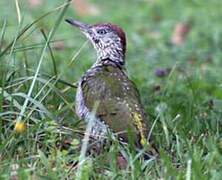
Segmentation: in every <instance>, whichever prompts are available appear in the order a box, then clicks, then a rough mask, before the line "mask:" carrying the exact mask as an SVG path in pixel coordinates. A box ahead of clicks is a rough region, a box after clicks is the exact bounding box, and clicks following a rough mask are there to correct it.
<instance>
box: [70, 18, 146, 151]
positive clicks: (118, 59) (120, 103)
mask: <svg viewBox="0 0 222 180" xmlns="http://www.w3.org/2000/svg"><path fill="white" fill-rule="evenodd" d="M66 21H67V22H68V23H69V24H71V25H73V26H75V27H77V28H78V29H79V30H80V31H81V32H82V33H83V34H84V35H85V36H86V37H87V38H88V39H89V40H90V41H91V43H92V44H93V46H94V48H95V50H96V52H97V60H96V62H95V63H94V64H93V65H92V67H91V68H90V69H89V70H88V71H87V72H86V73H85V75H84V76H83V77H82V78H81V79H80V81H79V83H78V88H77V93H76V113H77V115H78V116H79V117H80V118H81V119H85V120H86V121H87V119H88V116H89V114H90V113H91V112H92V111H93V107H94V105H95V102H99V103H98V107H97V109H96V113H95V116H96V119H95V121H94V124H93V128H92V131H91V134H90V135H91V137H92V138H93V139H96V140H99V141H103V140H104V138H105V137H106V135H107V133H108V131H111V132H112V133H115V134H117V135H118V138H119V139H120V140H121V141H123V142H128V140H129V138H128V134H129V133H128V130H130V131H131V132H132V133H133V135H134V137H135V138H134V140H135V145H136V146H137V147H140V148H141V147H143V146H145V145H146V144H149V143H148V141H149V140H148V139H147V138H148V133H149V131H148V126H147V121H148V119H147V117H146V116H145V113H144V109H143V106H142V104H141V101H140V96H139V93H138V90H137V88H136V86H135V84H134V83H133V82H132V81H131V80H130V79H129V78H128V76H127V74H126V72H125V67H124V66H125V53H126V36H125V33H124V31H123V30H122V29H121V28H120V27H118V26H117V25H114V24H110V23H102V24H95V25H89V24H85V23H82V22H79V21H76V20H72V19H67V20H66Z"/></svg>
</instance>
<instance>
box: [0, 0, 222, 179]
mask: <svg viewBox="0 0 222 180" xmlns="http://www.w3.org/2000/svg"><path fill="white" fill-rule="evenodd" d="M67 2H68V4H69V6H68V8H67V9H66V10H65V11H64V13H63V12H62V9H64V7H65V3H66V2H65V1H64V2H63V1H61V0H53V1H49V0H48V1H47V0H21V1H17V0H13V1H6V0H1V1H0V94H1V95H0V106H1V108H0V129H1V140H0V152H2V153H1V154H0V161H1V162H2V163H0V169H1V170H0V172H1V173H2V174H3V175H2V177H4V178H7V177H11V176H13V175H12V172H13V171H15V172H16V173H17V174H19V173H18V172H17V170H18V169H19V168H20V167H21V166H23V167H24V168H23V169H22V168H21V172H22V173H23V174H19V176H21V177H23V178H24V177H32V175H30V174H32V173H33V170H32V169H31V168H33V169H36V167H40V170H38V172H37V174H41V175H47V176H50V177H52V178H53V177H63V176H64V174H65V175H67V174H66V173H67V172H69V171H68V170H69V169H70V167H69V165H67V162H69V161H71V160H70V159H72V160H73V159H77V157H78V155H79V154H78V153H76V152H75V153H74V154H72V155H70V156H65V155H67V154H59V153H60V152H63V150H64V149H65V150H66V151H67V152H70V149H71V150H73V149H75V148H76V147H77V146H79V141H80V139H81V137H79V135H76V131H79V130H82V131H83V132H84V125H83V126H82V125H80V124H81V123H80V124H79V120H78V119H77V118H76V116H75V113H74V110H73V105H74V98H75V87H74V86H75V84H76V82H77V80H78V79H79V78H80V77H81V75H83V74H84V72H85V71H86V70H87V69H88V68H90V66H91V65H92V64H93V63H94V62H95V60H96V53H95V51H94V49H93V48H92V45H91V44H90V43H89V42H88V43H87V41H86V38H85V37H84V36H83V35H82V34H81V33H80V32H79V31H78V29H75V28H73V27H71V26H70V25H68V24H67V23H66V22H65V21H64V19H65V18H70V17H71V18H74V19H77V20H79V21H83V22H86V23H89V24H95V23H99V22H111V23H114V24H117V25H119V26H120V27H122V28H123V29H124V31H125V32H126V34H127V55H126V62H127V64H126V68H127V72H128V73H129V76H130V78H131V79H132V80H133V81H134V82H135V83H136V85H137V87H138V89H139V91H140V94H141V99H142V102H143V104H144V106H145V109H146V111H147V113H148V114H149V116H150V123H151V124H153V123H154V124H155V125H154V129H153V136H154V140H155V142H156V145H157V147H158V149H161V160H160V162H158V163H157V164H155V163H154V164H151V165H150V167H151V168H154V170H150V171H149V174H151V175H152V176H153V177H155V178H161V177H167V176H169V177H172V176H178V177H182V178H184V177H185V176H186V175H187V174H186V172H187V171H186V170H187V169H186V168H187V162H188V160H192V162H193V163H194V164H192V165H193V166H192V167H190V171H189V172H191V171H192V170H195V172H196V173H193V174H192V177H193V178H197V177H199V178H204V175H203V172H206V173H205V175H206V174H207V177H209V178H210V177H211V178H212V177H216V176H217V177H220V175H221V170H219V168H220V167H221V165H222V164H221V162H218V161H217V160H215V159H220V158H221V154H220V152H221V150H222V149H221V143H222V141H221V138H220V137H221V123H222V122H221V118H222V90H221V88H222V74H221V66H222V60H221V57H222V55H221V49H222V39H221V37H222V28H221V19H222V13H221V12H222V1H220V0H211V1H198V0H180V1H174V0H164V1H161V0H121V1H119V0H112V1H104V0H75V1H67ZM59 18H61V19H59ZM33 22H34V23H33ZM31 23H33V24H31ZM30 24H31V25H30ZM28 25H30V26H28ZM50 31H53V33H52V34H53V36H52V38H50V42H49V45H48V46H47V48H46V51H44V50H43V49H44V46H45V44H46V40H47V38H48V37H50ZM41 59H42V60H41ZM38 65H40V69H39V70H38V68H37V67H38ZM35 73H37V75H38V79H37V80H36V83H35V85H34V88H33V90H32V91H31V98H33V99H31V98H30V97H29V96H27V93H28V92H29V91H30V89H31V88H30V87H31V83H32V82H33V79H34V78H33V76H34V75H35ZM26 99H28V103H27V104H26V106H24V102H25V100H26ZM24 107H25V108H24ZM19 116H21V117H19ZM18 117H19V119H20V120H22V122H23V123H24V124H22V125H21V126H22V128H21V129H20V130H18V129H17V130H16V129H15V128H14V127H15V124H16V123H17V121H16V120H17V118H18ZM23 126H24V127H23ZM69 128H70V129H72V131H71V132H70V131H69V132H67V129H69ZM15 131H18V132H17V133H18V134H16V132H15ZM33 139H35V141H34V142H33ZM73 139H74V140H73ZM65 142H66V143H67V144H66V143H65ZM64 147H65V148H64ZM55 148H56V149H57V150H58V152H57V151H56V153H55ZM40 151H41V153H40ZM42 152H43V153H45V154H47V157H46V156H45V155H43V153H42ZM46 152H47V153H46ZM169 152H170V153H169ZM35 155H36V156H37V157H34V156H35ZM31 156H33V157H32V158H29V157H31ZM48 156H49V157H48ZM38 157H40V160H39V158H38ZM58 157H60V158H61V161H59V162H58V161H57V160H56V159H58ZM219 157H220V158H219ZM44 158H45V159H44ZM50 158H51V159H50ZM203 159H206V162H203ZM44 160H45V163H46V164H47V163H48V164H49V165H48V166H46V165H45V164H44V163H42V161H44ZM15 162H16V163H15ZM189 162H190V161H189ZM57 163H58V164H59V165H58V164H57ZM21 164H22V165H21ZM28 164H29V165H30V167H29V166H28ZM55 164H56V166H54V165H55ZM14 166H15V170H13V168H12V167H14ZM89 167H91V165H90V163H89ZM177 167H179V169H180V170H178V169H177ZM16 168H17V169H16ZM50 168H55V171H56V172H55V171H54V170H52V171H51V170H49V169H50ZM62 168H65V169H66V168H67V169H68V170H67V172H66V171H64V172H63V171H62ZM192 168H193V169H192ZM26 171H27V172H26ZM45 171H50V172H51V174H50V173H49V174H47V173H46V172H45ZM91 171H92V170H91ZM91 171H90V168H89V169H88V170H87V171H86V172H88V175H90V176H91V175H92V176H94V177H97V175H98V174H93V172H91ZM150 172H151V173H150ZM69 173H70V172H69ZM34 174H35V173H34ZM86 174H87V173H86ZM23 175H24V176H23ZM112 175H113V174H112ZM188 175H189V174H188ZM0 177H1V175H0ZM124 177H128V176H124Z"/></svg>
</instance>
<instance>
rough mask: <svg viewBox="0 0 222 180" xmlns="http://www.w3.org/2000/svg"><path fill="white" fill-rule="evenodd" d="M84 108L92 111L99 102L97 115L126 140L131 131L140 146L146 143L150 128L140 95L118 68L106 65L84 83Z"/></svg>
mask: <svg viewBox="0 0 222 180" xmlns="http://www.w3.org/2000/svg"><path fill="white" fill-rule="evenodd" d="M82 92H83V99H84V103H85V106H86V107H87V108H88V110H89V111H92V109H93V107H94V104H95V102H96V101H98V102H99V105H98V108H97V112H96V116H97V117H98V118H99V119H101V120H102V121H104V123H105V124H106V125H108V127H109V128H110V129H111V130H112V131H113V132H115V133H118V134H119V137H121V138H122V139H123V140H125V141H127V133H126V131H127V129H128V128H131V130H133V132H134V133H135V134H136V137H137V138H139V139H137V140H138V141H139V143H140V144H141V145H144V144H146V142H147V141H146V138H147V133H148V128H147V125H146V118H145V115H144V112H143V107H142V105H141V103H140V98H139V93H138V91H137V89H136V87H135V85H134V84H133V82H132V81H130V80H129V79H128V77H127V76H126V74H125V73H124V72H123V71H122V70H121V69H119V68H117V67H113V66H111V65H109V66H103V67H101V68H100V69H97V71H96V72H94V73H93V75H91V76H88V77H87V78H85V81H83V82H82Z"/></svg>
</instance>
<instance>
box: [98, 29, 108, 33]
mask: <svg viewBox="0 0 222 180" xmlns="http://www.w3.org/2000/svg"><path fill="white" fill-rule="evenodd" d="M97 33H98V34H106V33H107V32H106V30H105V29H99V30H98V31H97Z"/></svg>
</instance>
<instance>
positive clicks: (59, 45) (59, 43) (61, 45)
mask: <svg viewBox="0 0 222 180" xmlns="http://www.w3.org/2000/svg"><path fill="white" fill-rule="evenodd" d="M53 48H54V49H55V50H58V51H59V50H63V49H65V44H64V41H56V42H54V43H53Z"/></svg>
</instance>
